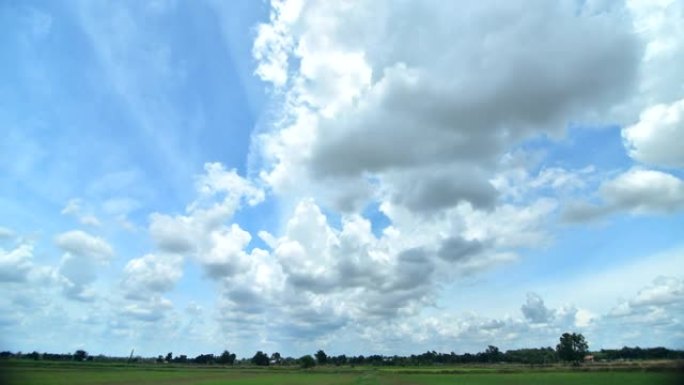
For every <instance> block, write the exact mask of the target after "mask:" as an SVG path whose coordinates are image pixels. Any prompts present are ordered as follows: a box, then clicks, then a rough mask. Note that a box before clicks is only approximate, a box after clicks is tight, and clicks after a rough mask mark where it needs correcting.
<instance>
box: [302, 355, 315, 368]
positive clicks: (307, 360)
mask: <svg viewBox="0 0 684 385" xmlns="http://www.w3.org/2000/svg"><path fill="white" fill-rule="evenodd" d="M299 365H300V366H301V367H302V368H304V369H307V368H311V367H314V366H315V365H316V361H315V360H314V359H313V357H311V356H310V355H308V354H307V355H305V356H302V357H300V358H299Z"/></svg>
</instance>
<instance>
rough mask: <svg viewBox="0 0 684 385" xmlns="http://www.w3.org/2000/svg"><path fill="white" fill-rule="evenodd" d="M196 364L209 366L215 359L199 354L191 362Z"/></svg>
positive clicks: (211, 356)
mask: <svg viewBox="0 0 684 385" xmlns="http://www.w3.org/2000/svg"><path fill="white" fill-rule="evenodd" d="M193 361H194V362H195V363H196V364H203V365H209V364H213V363H214V362H216V358H215V357H214V355H213V354H200V355H199V356H197V357H195V359H194V360H193Z"/></svg>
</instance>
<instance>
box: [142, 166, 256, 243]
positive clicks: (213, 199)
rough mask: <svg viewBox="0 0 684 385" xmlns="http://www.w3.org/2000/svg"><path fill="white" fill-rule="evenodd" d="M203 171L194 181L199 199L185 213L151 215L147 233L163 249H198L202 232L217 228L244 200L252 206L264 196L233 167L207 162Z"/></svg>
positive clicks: (202, 235) (201, 240) (209, 231)
mask: <svg viewBox="0 0 684 385" xmlns="http://www.w3.org/2000/svg"><path fill="white" fill-rule="evenodd" d="M204 170H205V173H204V174H202V175H201V176H199V177H198V178H197V180H196V184H195V186H196V190H197V193H198V198H197V199H196V200H195V201H193V202H192V203H191V204H190V205H188V207H187V208H186V212H187V214H186V215H176V216H171V215H167V214H160V213H153V214H152V215H151V216H150V227H149V230H150V234H151V236H152V238H153V239H154V240H155V242H156V243H157V246H158V247H159V248H160V249H161V250H162V251H165V252H169V253H177V254H193V253H194V252H197V250H198V247H200V245H201V244H202V242H203V239H204V238H205V236H204V235H205V234H209V233H211V232H212V231H214V230H216V229H220V228H221V226H223V225H224V224H225V223H226V222H227V221H228V220H229V219H231V217H232V216H233V214H234V213H235V211H236V210H237V209H238V208H240V207H241V205H242V204H243V203H247V204H248V205H250V206H253V205H256V204H257V203H259V202H261V201H262V200H263V199H264V192H263V191H262V190H261V189H259V188H258V187H256V186H254V185H253V184H252V183H251V182H249V181H248V180H246V179H244V178H242V177H240V176H239V175H238V174H237V172H236V171H235V170H229V171H228V170H226V169H225V168H224V167H223V165H221V164H219V163H207V164H205V166H204Z"/></svg>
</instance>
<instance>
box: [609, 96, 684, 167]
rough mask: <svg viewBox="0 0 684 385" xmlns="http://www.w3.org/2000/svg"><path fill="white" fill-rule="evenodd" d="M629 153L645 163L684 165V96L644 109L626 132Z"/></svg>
mask: <svg viewBox="0 0 684 385" xmlns="http://www.w3.org/2000/svg"><path fill="white" fill-rule="evenodd" d="M622 137H623V138H624V140H625V146H626V147H627V148H628V150H629V155H630V156H631V157H633V158H635V159H637V160H639V161H641V162H644V163H649V164H654V165H662V166H669V167H684V151H683V150H682V143H684V99H680V100H678V101H676V102H674V103H671V104H658V105H654V106H651V107H649V108H648V109H646V110H644V112H642V113H641V116H640V117H639V121H638V122H637V123H636V124H634V125H631V126H628V127H625V128H624V129H623V131H622Z"/></svg>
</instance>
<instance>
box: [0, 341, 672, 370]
mask: <svg viewBox="0 0 684 385" xmlns="http://www.w3.org/2000/svg"><path fill="white" fill-rule="evenodd" d="M589 356H591V359H592V360H642V359H643V360H646V359H648V360H650V359H684V351H682V350H671V349H667V348H664V347H655V348H640V347H633V348H632V347H623V348H622V349H601V350H599V351H595V352H591V351H589V346H588V344H587V342H586V340H585V338H584V336H583V335H582V334H576V333H564V334H563V335H562V336H561V337H560V339H559V343H558V344H557V345H556V347H555V349H554V348H552V347H550V346H548V347H540V348H527V349H513V350H507V351H505V352H502V351H500V350H499V348H498V347H496V346H494V345H489V346H488V347H487V348H486V349H485V350H484V351H482V352H479V353H474V354H471V353H464V354H456V353H454V352H451V353H438V352H436V351H427V352H425V353H421V354H412V355H410V356H399V355H392V356H387V355H379V354H371V355H367V356H364V355H358V356H347V355H344V354H342V355H337V356H334V355H328V354H326V353H325V352H324V351H323V350H318V351H317V352H316V353H315V354H313V355H304V356H302V357H299V358H294V357H283V356H282V355H281V354H280V353H278V352H275V353H272V354H270V355H269V354H267V353H265V352H263V351H257V352H256V354H254V356H252V357H251V358H240V359H238V358H237V356H236V354H235V353H231V352H229V351H228V350H224V351H223V353H221V354H218V355H214V354H200V355H198V356H196V357H192V358H191V357H188V356H187V355H184V354H181V355H177V356H174V355H173V353H172V352H169V353H167V354H166V355H159V356H157V357H147V358H143V357H109V356H104V355H98V356H91V355H89V354H88V353H87V352H86V351H85V350H82V349H79V350H77V351H76V352H74V353H68V354H53V353H38V352H35V351H34V352H31V353H21V352H18V353H12V352H9V351H4V352H0V359H2V358H4V359H8V358H16V359H30V360H50V361H101V362H105V361H109V362H112V361H116V362H141V363H142V362H144V363H176V364H198V365H257V366H269V365H287V366H300V367H303V368H309V367H313V366H316V365H335V366H342V365H351V366H355V365H359V366H427V365H453V364H484V363H503V362H505V363H519V364H540V365H543V364H553V363H558V362H570V363H575V364H578V363H580V362H582V361H584V360H585V359H587V358H588V357H589Z"/></svg>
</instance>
